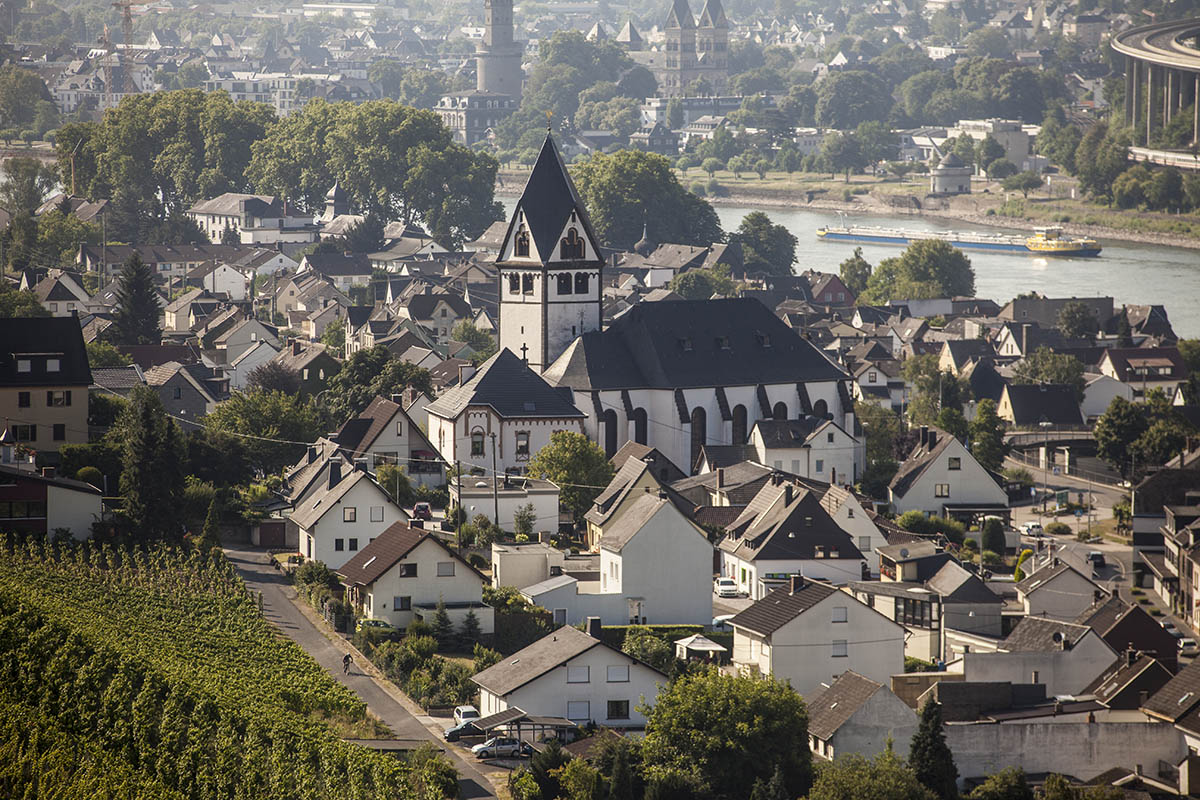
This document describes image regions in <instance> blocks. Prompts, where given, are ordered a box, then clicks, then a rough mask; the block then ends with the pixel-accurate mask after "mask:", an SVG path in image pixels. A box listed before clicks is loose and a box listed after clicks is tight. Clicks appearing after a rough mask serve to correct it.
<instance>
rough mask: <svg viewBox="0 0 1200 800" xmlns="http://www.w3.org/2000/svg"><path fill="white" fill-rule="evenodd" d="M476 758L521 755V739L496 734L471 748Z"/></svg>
mask: <svg viewBox="0 0 1200 800" xmlns="http://www.w3.org/2000/svg"><path fill="white" fill-rule="evenodd" d="M471 752H472V753H474V754H475V757H476V758H514V757H516V756H519V755H521V741H520V740H519V739H510V738H508V737H505V736H495V737H492V738H491V739H488V740H487V741H486V742H484V743H483V744H477V745H475V746H474V747H472V748H471Z"/></svg>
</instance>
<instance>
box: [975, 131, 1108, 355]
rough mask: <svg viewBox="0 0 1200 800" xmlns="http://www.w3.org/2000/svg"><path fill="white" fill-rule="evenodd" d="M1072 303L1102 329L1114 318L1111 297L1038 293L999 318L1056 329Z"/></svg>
mask: <svg viewBox="0 0 1200 800" xmlns="http://www.w3.org/2000/svg"><path fill="white" fill-rule="evenodd" d="M979 138H983V137H979ZM1010 160H1011V159H1010ZM1013 163H1014V164H1015V163H1017V162H1015V161H1014V162H1013ZM1072 303H1080V304H1082V305H1083V306H1085V307H1086V308H1087V309H1088V310H1089V311H1091V312H1092V316H1094V317H1095V318H1096V322H1097V323H1098V324H1099V325H1100V327H1104V325H1105V324H1106V323H1107V322H1108V321H1109V320H1110V319H1112V317H1113V299H1112V298H1111V297H1042V296H1041V295H1039V294H1037V293H1032V294H1029V295H1022V296H1021V297H1017V298H1014V299H1012V300H1010V301H1009V302H1008V304H1007V305H1005V306H1004V308H1002V309H1000V313H999V314H997V316H998V317H999V318H1000V319H1002V320H1007V321H1010V322H1017V323H1021V322H1032V323H1034V324H1035V325H1036V326H1039V327H1041V328H1054V327H1055V326H1056V325H1058V315H1059V314H1061V313H1062V310H1063V308H1064V307H1066V306H1067V305H1068V304H1072ZM999 352H1003V351H999Z"/></svg>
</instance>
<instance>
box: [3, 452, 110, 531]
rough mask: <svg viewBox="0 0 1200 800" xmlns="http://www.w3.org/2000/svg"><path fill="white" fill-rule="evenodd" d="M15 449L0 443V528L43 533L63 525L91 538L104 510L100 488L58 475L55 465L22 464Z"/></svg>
mask: <svg viewBox="0 0 1200 800" xmlns="http://www.w3.org/2000/svg"><path fill="white" fill-rule="evenodd" d="M14 449H15V448H13V447H12V446H10V445H9V444H8V443H7V442H6V443H5V444H4V445H3V446H0V528H2V529H4V530H6V531H14V532H20V533H34V534H38V535H41V536H49V535H52V534H53V533H54V532H55V531H56V530H58V529H60V528H61V529H64V530H67V531H70V533H71V536H72V537H73V538H75V539H87V538H89V537H90V536H91V535H92V525H93V524H95V523H97V522H99V521H100V519H101V515H102V513H103V508H102V506H101V502H100V501H101V497H100V496H101V494H102V492H101V491H100V488H99V487H96V486H91V485H90V484H87V483H84V482H82V481H76V480H71V479H69V478H60V477H57V476H55V475H54V471H53V469H52V468H46V469H44V470H42V471H41V472H37V471H35V470H34V469H33V468H32V467H30V468H29V469H25V468H21V467H19V466H18V463H19V462H18V459H17V458H16V457H15V456H14V453H13V451H14Z"/></svg>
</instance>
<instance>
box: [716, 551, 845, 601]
mask: <svg viewBox="0 0 1200 800" xmlns="http://www.w3.org/2000/svg"><path fill="white" fill-rule="evenodd" d="M846 543H847V544H850V543H851V541H850V538H849V536H847V538H846ZM865 563H866V561H865V560H864V559H862V558H787V559H770V560H765V559H758V560H753V561H752V560H750V559H745V558H741V557H739V556H737V555H735V554H734V553H728V552H725V551H724V550H722V551H721V576H722V577H725V578H733V581H734V583H736V584H737V588H738V591H739V592H741V593H743V594H745V595H746V596H747V597H749V598H750V599H751V600H761V599H762V598H764V597H766V596H767V595H768V594H770V587H769V586H768V585H767V583H766V582H767V581H780V580H787V579H788V578H789V577H790V576H792V575H803V576H804V577H805V578H812V579H813V580H818V581H828V582H829V583H832V584H834V585H835V586H838V585H841V584H844V583H847V582H848V581H859V580H862V579H863V577H864V576H863V565H864V564H865Z"/></svg>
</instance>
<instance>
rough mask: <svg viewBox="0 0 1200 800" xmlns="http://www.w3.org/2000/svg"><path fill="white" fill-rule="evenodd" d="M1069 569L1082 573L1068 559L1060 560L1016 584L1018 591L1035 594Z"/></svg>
mask: <svg viewBox="0 0 1200 800" xmlns="http://www.w3.org/2000/svg"><path fill="white" fill-rule="evenodd" d="M1068 571H1070V572H1074V573H1075V574H1076V575H1079V574H1080V573H1079V571H1078V570H1077V569H1075V568H1074V567H1072V566H1071V565H1070V564H1068V563H1067V562H1066V561H1060V562H1059V563H1058V564H1057V565H1054V566H1047V567H1043V568H1042V569H1039V570H1038V571H1037V572H1035V573H1033V574H1032V575H1030V576H1029V577H1027V578H1025V579H1024V580H1023V581H1021V582H1020V583H1018V584H1016V588H1017V591H1018V592H1020V593H1021V594H1033V593H1034V592H1036V591H1037V590H1038V589H1041V588H1043V587H1044V586H1046V585H1048V584H1049V583H1050V581H1052V580H1054V579H1055V578H1057V577H1058V576H1059V575H1062V574H1063V573H1064V572H1068ZM1081 577H1083V578H1085V579H1087V580H1089V581H1090V580H1091V578H1089V577H1088V576H1086V575H1082V576H1081Z"/></svg>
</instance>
